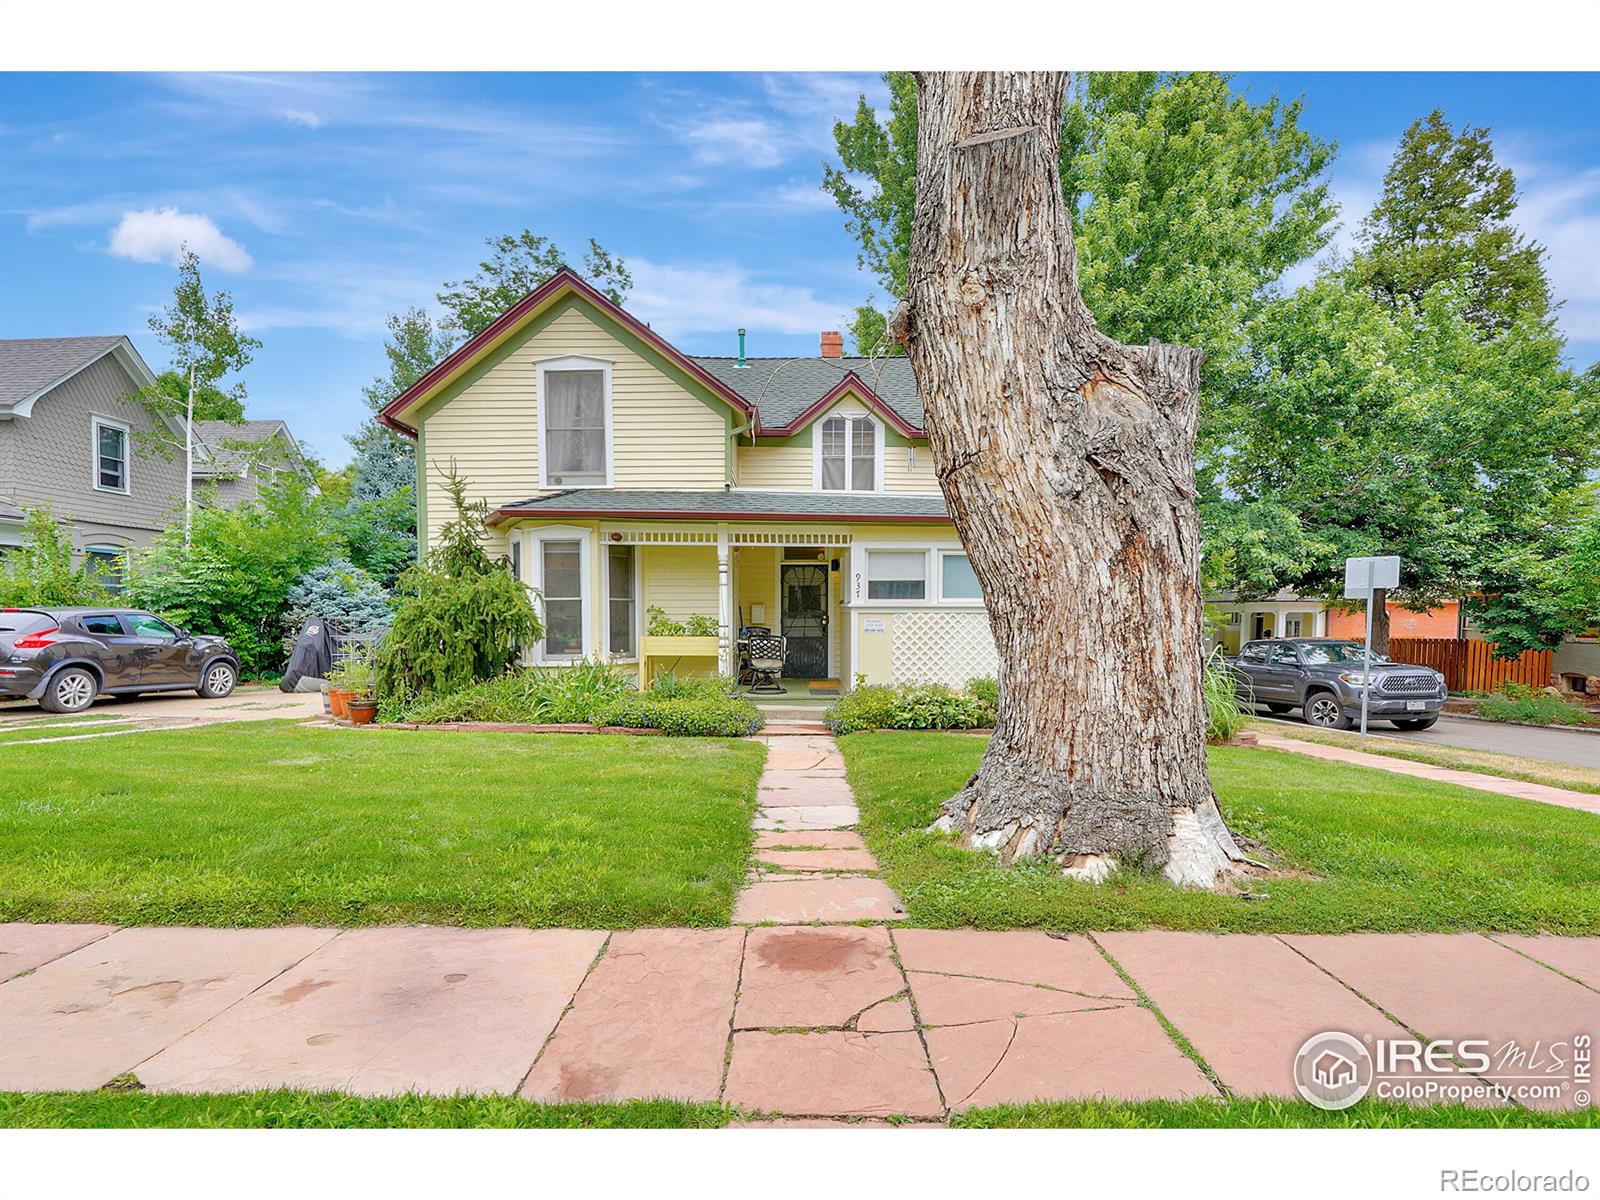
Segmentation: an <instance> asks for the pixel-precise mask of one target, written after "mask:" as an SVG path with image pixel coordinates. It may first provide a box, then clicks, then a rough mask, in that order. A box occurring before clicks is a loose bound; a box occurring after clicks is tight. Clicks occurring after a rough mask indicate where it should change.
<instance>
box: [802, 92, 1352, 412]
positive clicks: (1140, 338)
mask: <svg viewBox="0 0 1600 1200" xmlns="http://www.w3.org/2000/svg"><path fill="white" fill-rule="evenodd" d="M885 82H886V83H887V84H888V88H889V94H890V102H889V110H888V112H887V113H886V114H885V115H884V116H883V117H882V118H880V116H879V115H878V113H877V112H875V111H874V110H873V108H872V106H871V105H869V104H868V103H867V101H866V99H865V97H863V98H862V99H861V101H860V103H859V104H858V105H857V108H856V113H855V116H854V119H853V120H852V121H850V122H848V123H845V122H840V123H839V124H837V125H835V126H834V140H835V143H836V145H837V148H838V151H839V158H840V163H841V164H842V165H841V167H825V168H824V176H823V187H824V189H825V190H826V191H828V192H829V193H830V194H831V195H832V196H833V198H834V200H835V202H836V203H837V204H838V205H839V207H840V209H841V210H843V212H844V215H845V224H846V227H847V228H848V229H849V230H850V232H851V233H852V234H853V235H854V236H855V238H856V240H857V242H858V245H859V256H858V261H859V262H860V264H861V265H862V266H863V267H865V268H866V269H868V270H870V271H871V272H872V273H873V274H874V275H875V276H876V277H877V279H878V282H879V284H880V285H881V286H882V288H883V289H884V291H885V292H887V293H888V294H889V295H890V296H892V297H895V298H898V297H900V296H902V295H903V294H904V291H905V274H906V256H907V253H908V250H909V246H910V233H911V220H912V212H913V207H914V201H915V178H916V154H917V113H916V91H915V87H914V85H913V83H912V80H911V77H910V75H908V74H904V73H891V74H889V75H887V76H885ZM1300 116H1301V105H1300V104H1299V103H1298V102H1294V103H1287V104H1285V103H1282V102H1280V101H1279V100H1278V99H1277V98H1275V97H1274V98H1270V99H1268V100H1266V101H1264V102H1262V103H1259V104H1254V103H1251V102H1250V101H1248V100H1246V99H1244V98H1242V97H1240V96H1238V95H1236V94H1234V92H1233V91H1232V89H1231V87H1230V86H1229V82H1228V77H1227V76H1225V75H1219V74H1216V73H1213V72H1195V73H1180V74H1159V73H1156V72H1140V73H1100V72H1094V73H1089V74H1087V75H1085V76H1080V77H1078V78H1077V79H1076V80H1075V82H1074V88H1073V94H1072V97H1071V99H1070V101H1069V103H1068V105H1067V108H1066V113H1065V116H1064V118H1063V124H1062V149H1061V173H1062V188H1063V191H1064V192H1065V194H1066V196H1067V198H1068V201H1069V207H1070V209H1071V211H1072V213H1073V222H1074V228H1073V235H1074V238H1075V240H1076V245H1077V252H1078V261H1079V268H1080V285H1081V288H1082V291H1083V294H1084V299H1085V300H1086V301H1087V302H1088V304H1089V307H1090V309H1091V310H1092V311H1093V312H1094V314H1095V317H1096V320H1097V322H1098V323H1099V325H1100V328H1101V329H1102V330H1103V331H1104V332H1105V333H1107V334H1108V335H1109V336H1111V337H1113V338H1116V339H1117V340H1119V341H1123V342H1130V343H1140V342H1145V341H1148V340H1149V339H1151V338H1159V339H1161V340H1162V341H1167V342H1180V343H1185V344H1188V345H1193V346H1199V347H1201V348H1203V349H1204V350H1206V352H1207V353H1208V355H1209V356H1210V357H1209V360H1208V365H1207V368H1206V370H1207V382H1208V384H1209V385H1211V386H1212V387H1215V386H1216V385H1217V384H1218V382H1219V381H1220V380H1221V379H1222V378H1223V377H1225V376H1227V375H1228V373H1229V371H1230V369H1231V368H1232V367H1233V366H1234V364H1236V363H1237V361H1238V360H1237V356H1238V354H1239V351H1240V349H1241V346H1242V340H1243V327H1244V324H1245V323H1246V321H1248V319H1249V318H1250V316H1251V315H1252V314H1253V313H1254V312H1256V311H1257V310H1258V309H1259V307H1260V305H1261V303H1262V301H1263V296H1264V293H1265V290H1266V289H1267V288H1268V287H1269V286H1270V285H1271V284H1272V283H1273V282H1274V281H1275V280H1277V279H1278V277H1279V276H1280V275H1282V274H1283V272H1284V271H1285V270H1286V269H1287V268H1288V267H1290V266H1293V265H1294V264H1296V263H1299V262H1302V261H1304V260H1305V259H1307V258H1309V257H1311V256H1312V255H1314V254H1315V253H1316V252H1317V251H1318V250H1320V249H1322V248H1323V247H1324V246H1326V245H1327V244H1328V241H1329V239H1330V237H1331V227H1332V222H1333V219H1334V216H1335V213H1336V210H1335V206H1334V204H1333V202H1332V201H1331V200H1330V198H1329V196H1328V189H1327V184H1326V183H1325V182H1324V181H1323V180H1322V178H1321V177H1322V174H1323V171H1324V169H1325V167H1326V166H1327V164H1328V161H1329V159H1330V158H1331V156H1332V153H1333V147H1332V146H1330V145H1328V144H1327V143H1324V142H1322V141H1319V140H1318V139H1317V138H1315V137H1313V136H1312V135H1310V134H1309V133H1307V132H1305V131H1304V130H1303V129H1302V128H1301V127H1300ZM852 332H853V334H854V336H855V340H856V344H857V346H858V347H860V346H866V345H870V344H872V343H873V342H874V341H875V339H876V338H877V337H878V336H881V332H882V322H881V317H880V316H878V315H876V314H871V313H867V312H861V313H858V315H857V319H856V322H855V325H854V327H853V329H852Z"/></svg>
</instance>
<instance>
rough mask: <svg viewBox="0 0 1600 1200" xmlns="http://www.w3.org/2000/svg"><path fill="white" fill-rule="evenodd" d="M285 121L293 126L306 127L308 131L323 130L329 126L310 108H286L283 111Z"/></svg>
mask: <svg viewBox="0 0 1600 1200" xmlns="http://www.w3.org/2000/svg"><path fill="white" fill-rule="evenodd" d="M283 119H284V120H285V121H288V122H289V124H291V125H304V126H305V127H306V128H307V129H321V128H322V127H323V126H324V125H325V124H327V122H326V121H324V120H323V119H322V118H321V117H319V116H318V115H317V114H316V113H314V112H312V111H311V110H310V109H308V108H286V109H284V110H283Z"/></svg>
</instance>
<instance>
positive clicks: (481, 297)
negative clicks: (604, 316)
mask: <svg viewBox="0 0 1600 1200" xmlns="http://www.w3.org/2000/svg"><path fill="white" fill-rule="evenodd" d="M484 244H485V245H487V246H488V247H489V252H490V253H489V257H488V258H486V259H484V260H483V261H482V262H480V263H479V264H478V270H477V273H476V274H474V275H473V276H472V278H471V279H462V280H457V281H456V282H454V283H447V284H445V286H444V290H443V291H441V292H440V293H439V297H438V299H439V303H440V305H441V306H443V308H444V310H445V313H446V316H445V318H444V320H443V322H441V325H440V328H442V329H445V330H447V331H449V332H451V333H461V334H463V335H465V336H466V337H472V336H473V335H474V334H476V333H478V332H480V331H482V330H483V329H486V328H487V327H488V326H489V325H491V324H493V323H494V321H495V319H496V318H498V317H499V316H500V314H501V313H503V312H505V311H506V309H508V308H510V307H511V306H512V305H514V304H516V302H517V301H519V300H521V299H522V298H523V297H524V296H526V295H527V294H528V293H529V292H531V291H533V290H534V289H535V288H537V287H538V286H539V285H540V284H542V283H544V282H545V280H547V279H549V278H550V277H551V276H552V275H554V274H555V273H556V272H557V271H559V270H561V269H562V268H563V267H567V266H569V265H570V264H571V260H570V259H569V258H568V257H567V256H566V255H565V254H564V253H562V251H561V250H560V248H559V247H557V246H556V244H555V243H554V242H552V241H551V240H550V239H549V238H546V237H540V236H539V235H537V234H535V233H533V232H532V231H531V230H527V229H524V230H523V231H522V232H521V233H517V234H510V233H508V234H504V235H502V236H501V237H497V238H488V239H487V240H486V241H485V243H484ZM580 273H581V274H582V275H583V276H584V278H586V279H587V280H588V281H589V282H590V283H592V284H593V285H594V286H595V287H596V288H598V289H599V290H600V291H601V292H603V293H604V294H605V295H606V296H607V297H609V298H610V299H611V300H612V301H614V302H615V303H617V304H621V303H622V302H623V301H624V300H625V299H626V298H627V295H628V292H629V290H630V289H631V288H632V287H633V276H632V275H631V274H629V273H628V268H627V266H626V265H625V264H624V263H623V261H622V260H621V259H620V258H617V257H616V256H614V255H612V254H611V253H609V252H608V251H606V250H605V249H603V248H602V247H601V245H600V243H599V242H597V241H595V240H594V239H593V238H591V239H590V240H589V249H588V251H587V252H586V253H585V254H584V256H583V270H582V271H581V272H580Z"/></svg>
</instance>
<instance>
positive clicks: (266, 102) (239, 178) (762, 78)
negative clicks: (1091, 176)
mask: <svg viewBox="0 0 1600 1200" xmlns="http://www.w3.org/2000/svg"><path fill="white" fill-rule="evenodd" d="M1236 86H1238V87H1239V88H1240V89H1241V90H1244V91H1246V92H1247V93H1249V94H1250V95H1252V96H1254V97H1263V96H1265V95H1266V94H1268V93H1270V92H1274V91H1275V92H1277V93H1278V94H1280V95H1283V96H1293V95H1302V96H1304V98H1305V100H1306V103H1307V110H1306V115H1305V118H1304V120H1305V124H1306V125H1307V127H1309V128H1310V129H1311V130H1313V131H1314V132H1316V133H1317V134H1319V135H1320V136H1322V137H1325V138H1330V139H1334V140H1337V141H1338V142H1339V143H1340V147H1341V149H1340V154H1339V157H1338V160H1337V161H1336V163H1335V165H1334V167H1333V169H1332V171H1331V178H1332V181H1333V185H1334V190H1335V193H1336V195H1337V196H1338V197H1339V199H1340V200H1341V201H1342V202H1343V203H1344V205H1345V210H1346V213H1347V214H1348V217H1349V223H1350V224H1352V225H1353V224H1354V222H1355V221H1358V220H1359V219H1360V217H1361V215H1362V214H1363V213H1364V212H1365V210H1366V209H1367V207H1368V206H1369V205H1370V204H1371V202H1372V200H1373V199H1374V198H1375V196H1376V195H1377V192H1378V188H1379V183H1380V180H1381V178H1382V174H1383V170H1384V167H1385V166H1386V165H1387V163H1388V161H1389V157H1390V155H1391V154H1392V152H1393V148H1394V144H1395V141H1396V139H1397V138H1398V136H1399V135H1400V133H1401V131H1402V130H1403V129H1404V128H1405V127H1406V125H1407V124H1409V123H1410V122H1411V121H1412V120H1414V119H1415V118H1417V117H1418V116H1420V115H1422V114H1424V113H1426V112H1427V111H1428V110H1429V109H1431V108H1433V107H1435V106H1438V107H1442V108H1443V109H1444V110H1445V113H1446V115H1447V116H1448V117H1449V118H1450V119H1451V120H1452V121H1454V122H1456V123H1458V124H1459V123H1461V122H1471V123H1473V124H1480V125H1487V126H1489V127H1490V128H1491V129H1492V130H1493V131H1494V135H1495V143H1496V148H1497V150H1498V152H1499V154H1500V156H1501V159H1502V161H1504V162H1506V163H1508V164H1509V165H1511V166H1512V167H1514V168H1515V169H1516V171H1517V175H1518V179H1519V182H1520V184H1521V187H1522V191H1523V195H1524V201H1523V206H1522V214H1523V218H1522V219H1523V224H1524V226H1525V228H1526V229H1527V231H1528V232H1529V233H1530V234H1532V235H1533V236H1534V237H1536V238H1537V239H1538V240H1540V241H1541V242H1543V243H1545V244H1546V245H1547V246H1548V247H1549V249H1550V261H1549V267H1550V272H1551V276H1552V279H1553V282H1554V285H1555V290H1556V292H1557V295H1558V296H1559V297H1560V298H1561V299H1563V300H1564V301H1565V302H1566V307H1565V309H1564V311H1563V314H1562V318H1561V321H1562V325H1563V328H1564V329H1565V331H1566V332H1567V334H1568V336H1569V338H1570V339H1571V347H1570V350H1571V357H1572V359H1573V361H1574V362H1575V363H1577V364H1579V365H1587V364H1588V363H1589V362H1591V361H1594V360H1595V359H1597V358H1600V122H1597V121H1596V119H1595V118H1596V115H1597V114H1600V76H1597V75H1587V76H1574V75H1451V74H1426V73H1418V74H1404V75H1356V74H1295V75H1291V74H1279V75H1262V74H1244V75H1240V76H1238V77H1237V78H1236ZM863 91H864V92H865V93H866V94H867V96H868V98H869V99H872V100H874V101H881V100H882V98H883V90H882V87H881V85H880V84H879V83H878V81H877V80H876V78H875V77H873V76H870V75H841V74H804V75H710V74H681V75H582V76H576V75H550V74H540V75H488V74H464V75H420V74H418V75H288V76H260V75H248V76H247V75H200V74H183V75H0V336H4V337H42V336H59V335H68V334H100V333H127V334H129V335H131V336H132V337H133V339H134V341H135V343H136V344H137V345H138V346H139V348H140V350H141V352H143V353H144V355H145V357H146V359H147V360H148V361H149V362H150V364H151V366H152V367H155V368H156V369H160V368H161V367H162V366H164V365H165V361H164V358H163V355H162V351H161V348H160V346H159V345H158V344H157V343H156V342H155V341H154V339H153V338H152V337H150V335H149V334H148V332H147V330H146V326H145V322H146V319H147V317H148V315H149V314H150V313H151V312H152V311H154V310H155V309H157V308H158V307H160V306H161V305H162V304H163V303H165V302H166V300H167V299H168V297H169V295H170V290H171V286H172V282H173V278H174V272H173V270H172V265H171V263H172V260H173V257H174V255H175V253H176V249H177V246H178V244H179V243H180V242H182V241H187V242H188V243H189V244H190V245H191V246H193V247H194V248H195V249H196V250H197V251H198V252H199V253H200V254H201V258H202V264H203V267H202V269H203V273H204V275H205V277H206V280H207V282H208V284H209V285H210V286H212V287H225V288H227V289H228V290H230V291H231V292H232V293H233V295H234V297H235V302H236V305H237V309H238V312H239V315H240V317H241V319H242V320H243V321H244V323H245V324H246V325H247V326H248V328H249V329H250V330H251V332H252V333H254V334H255V336H257V337H259V338H260V339H261V340H262V342H263V343H264V346H263V348H262V350H261V351H260V352H259V353H258V355H257V359H256V362H255V363H254V364H253V365H252V367H251V368H250V371H249V373H248V375H247V383H248V385H249V390H250V405H249V407H250V415H251V416H255V417H282V418H284V419H286V420H287V421H289V422H290V424H291V426H292V427H293V428H294V430H295V432H296V433H297V435H299V436H300V437H301V439H302V440H303V441H304V442H305V443H307V444H308V445H309V446H310V447H311V448H312V449H313V450H314V451H315V452H316V453H317V454H319V455H320V456H321V457H322V458H323V459H324V460H325V461H328V462H330V463H333V464H337V463H339V462H342V461H344V459H345V458H346V457H347V453H348V452H347V448H346V447H345V445H344V442H343V435H344V434H346V433H349V432H351V431H353V430H354V429H355V427H356V426H357V425H358V424H359V423H360V421H361V419H362V418H363V416H364V415H365V409H364V407H363V405H362V403H361V399H360V387H361V385H362V384H364V383H365V382H366V381H367V380H368V379H370V378H371V376H372V375H373V374H375V373H376V372H378V371H379V370H380V369H381V368H382V365H383V355H382V349H381V347H382V336H383V321H384V317H385V314H387V313H388V312H390V311H393V310H396V309H400V308H403V307H406V306H409V305H415V304H421V305H431V303H432V300H433V296H434V293H435V292H436V291H437V290H438V289H439V286H440V285H441V284H442V283H444V282H445V281H447V280H453V279H459V278H462V277H464V276H466V275H468V274H470V273H471V271H472V269H473V267H474V265H475V264H476V263H477V261H478V260H479V258H480V257H481V255H480V251H481V250H482V241H483V239H484V238H485V237H487V236H489V235H492V234H499V233H503V232H515V231H518V230H520V229H522V228H524V227H527V228H531V229H532V230H534V231H535V232H536V233H542V234H545V235H547V236H550V237H552V238H553V239H555V241H556V242H557V243H558V244H559V245H561V246H563V247H564V248H567V249H568V250H569V252H570V253H572V254H574V255H576V253H577V252H578V251H579V250H580V249H581V248H582V246H583V245H584V243H585V241H586V239H587V238H589V237H595V238H597V239H599V241H600V242H601V243H602V244H603V245H605V246H606V247H607V248H608V249H610V250H611V251H613V252H615V253H617V254H620V255H621V256H622V257H623V258H625V259H626V260H627V262H628V264H629V267H630V268H631V269H632V271H633V274H634V279H635V287H634V291H633V295H632V297H631V300H630V302H629V307H630V309H631V310H632V311H634V312H635V313H636V314H638V315H639V316H640V317H642V318H643V319H645V320H648V321H650V322H651V323H652V324H653V325H654V327H655V328H656V329H657V330H659V331H661V332H662V333H663V334H665V335H666V336H667V337H669V338H670V339H672V340H673V341H674V342H676V343H677V344H678V345H679V346H681V347H683V348H684V349H686V350H688V351H691V352H695V353H731V352H732V351H733V350H734V348H735V337H734V330H735V329H736V328H737V327H738V326H740V325H744V326H746V327H747V328H748V329H749V330H750V351H751V353H754V354H789V353H815V352H816V346H817V334H818V332H819V331H820V330H822V329H825V328H838V327H840V326H841V325H842V324H843V323H844V322H845V321H846V320H847V319H848V315H849V313H850V312H851V310H853V308H854V307H855V305H856V304H858V303H860V302H861V301H862V300H863V299H865V298H866V297H867V296H868V295H869V294H870V293H871V292H872V290H873V282H872V280H871V279H870V278H868V277H866V276H865V275H864V274H863V273H862V272H861V271H860V270H859V269H858V268H857V267H856V263H855V248H854V246H853V244H852V242H851V240H850V238H849V237H848V235H847V234H846V232H845V229H844V225H843V222H842V220H841V217H840V215H839V213H838V212H837V210H836V209H834V207H833V206H832V203H831V202H830V201H829V200H828V199H827V198H826V197H825V196H824V195H823V194H822V193H821V191H820V190H819V188H818V183H819V180H820V177H821V164H822V163H823V161H824V160H826V159H829V158H831V151H832V139H831V134H830V130H831V125H832V122H833V121H834V120H835V119H837V118H840V117H843V116H847V115H848V114H849V113H850V112H851V111H853V108H854V105H855V100H856V96H857V95H858V94H859V93H861V92H863ZM1309 274H1310V268H1309V267H1307V268H1305V269H1303V270H1299V271H1297V272H1295V273H1294V275H1293V277H1292V278H1291V279H1290V280H1289V281H1288V282H1290V283H1291V284H1293V283H1295V282H1297V281H1299V280H1301V279H1303V278H1306V277H1309Z"/></svg>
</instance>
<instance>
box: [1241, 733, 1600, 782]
mask: <svg viewBox="0 0 1600 1200" xmlns="http://www.w3.org/2000/svg"><path fill="white" fill-rule="evenodd" d="M1251 727H1252V728H1254V729H1259V730H1260V731H1261V732H1262V733H1275V734H1278V735H1279V736H1280V737H1292V738H1298V739H1299V740H1300V741H1302V742H1321V743H1322V744H1323V745H1325V746H1344V747H1345V748H1347V749H1350V750H1358V749H1359V750H1365V751H1366V752H1367V753H1368V754H1381V755H1383V756H1384V757H1386V758H1403V759H1407V760H1409V761H1410V762H1419V763H1431V764H1432V765H1433V766H1436V767H1453V768H1455V769H1456V770H1458V771H1477V772H1479V773H1480V774H1483V775H1498V776H1499V777H1500V778H1502V779H1520V780H1522V781H1523V782H1525V783H1542V784H1546V785H1547V786H1549V787H1558V788H1566V789H1567V790H1568V791H1573V792H1594V793H1597V794H1600V767H1579V766H1573V765H1571V764H1568V763H1556V762H1546V761H1544V760H1543V759H1538V758H1523V757H1521V756H1520V755H1516V754H1495V753H1493V752H1491V751H1488V750H1469V749H1466V748H1463V747H1457V746H1436V745H1423V744H1421V743H1419V742H1405V741H1401V740H1400V739H1398V738H1386V737H1384V736H1382V735H1381V734H1372V733H1369V734H1368V735H1367V744H1366V745H1365V746H1363V745H1361V738H1360V737H1359V736H1358V735H1356V734H1353V733H1340V732H1338V731H1336V730H1331V729H1313V728H1311V727H1310V726H1309V725H1291V724H1289V723H1287V722H1278V721H1254V722H1252V723H1251ZM1595 755H1596V757H1597V758H1600V739H1596V741H1595Z"/></svg>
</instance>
